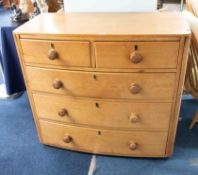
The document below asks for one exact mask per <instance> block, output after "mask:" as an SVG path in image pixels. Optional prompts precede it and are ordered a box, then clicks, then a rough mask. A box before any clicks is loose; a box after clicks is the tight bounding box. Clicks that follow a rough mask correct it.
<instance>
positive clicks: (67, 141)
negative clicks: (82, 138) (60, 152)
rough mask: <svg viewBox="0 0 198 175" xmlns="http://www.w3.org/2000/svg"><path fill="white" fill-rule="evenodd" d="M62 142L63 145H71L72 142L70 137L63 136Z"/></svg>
mask: <svg viewBox="0 0 198 175" xmlns="http://www.w3.org/2000/svg"><path fill="white" fill-rule="evenodd" d="M63 141H64V142H65V143H71V142H72V137H71V136H69V135H65V136H64V137H63Z"/></svg>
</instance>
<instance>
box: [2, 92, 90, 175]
mask: <svg viewBox="0 0 198 175" xmlns="http://www.w3.org/2000/svg"><path fill="white" fill-rule="evenodd" d="M90 159H91V155H89V154H83V153H78V152H72V151H66V150H62V149H56V148H53V147H49V146H44V145H41V144H40V143H39V142H38V138H37V134H36V129H35V126H34V121H33V118H32V113H31V110H30V106H29V102H28V99H27V96H26V93H25V94H24V95H23V96H22V97H20V98H18V99H16V100H0V175H87V172H88V168H89V164H90Z"/></svg>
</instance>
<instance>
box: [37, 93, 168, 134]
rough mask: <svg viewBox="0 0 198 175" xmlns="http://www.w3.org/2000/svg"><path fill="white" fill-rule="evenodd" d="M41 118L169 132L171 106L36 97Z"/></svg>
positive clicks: (50, 96)
mask: <svg viewBox="0 0 198 175" xmlns="http://www.w3.org/2000/svg"><path fill="white" fill-rule="evenodd" d="M33 97H34V102H35V106H36V111H37V114H38V116H39V118H44V119H50V120H55V121H60V122H66V123H70V124H83V125H91V126H100V127H112V128H126V129H150V130H159V129H161V130H166V131H167V130H168V126H169V119H170V115H171V103H134V102H129V101H128V102H126V101H120V100H119V101H118V100H117V101H115V100H114V101H112V100H99V99H86V98H74V97H66V96H65V97H63V96H58V95H46V94H33Z"/></svg>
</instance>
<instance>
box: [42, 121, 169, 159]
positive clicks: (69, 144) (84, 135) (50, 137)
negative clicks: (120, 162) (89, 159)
mask: <svg viewBox="0 0 198 175" xmlns="http://www.w3.org/2000/svg"><path fill="white" fill-rule="evenodd" d="M40 128H41V134H42V140H43V143H44V144H48V145H53V146H57V147H62V148H66V149H70V150H77V151H86V152H92V153H98V154H110V155H121V156H122V155H123V156H149V157H156V156H162V157H163V156H164V155H165V147H166V140H167V132H144V131H133V132H132V131H119V130H104V129H92V128H83V127H76V126H69V125H63V124H57V123H52V122H48V121H44V120H40Z"/></svg>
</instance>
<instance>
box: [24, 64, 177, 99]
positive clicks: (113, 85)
mask: <svg viewBox="0 0 198 175" xmlns="http://www.w3.org/2000/svg"><path fill="white" fill-rule="evenodd" d="M26 70H27V75H28V80H29V81H28V83H29V85H30V87H31V89H32V90H35V91H42V92H51V93H56V94H64V95H69V96H80V97H100V98H118V99H151V100H159V99H161V100H173V97H174V89H175V88H174V87H175V73H99V72H95V73H94V72H79V71H66V70H53V69H44V68H36V67H30V66H27V67H26Z"/></svg>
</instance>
